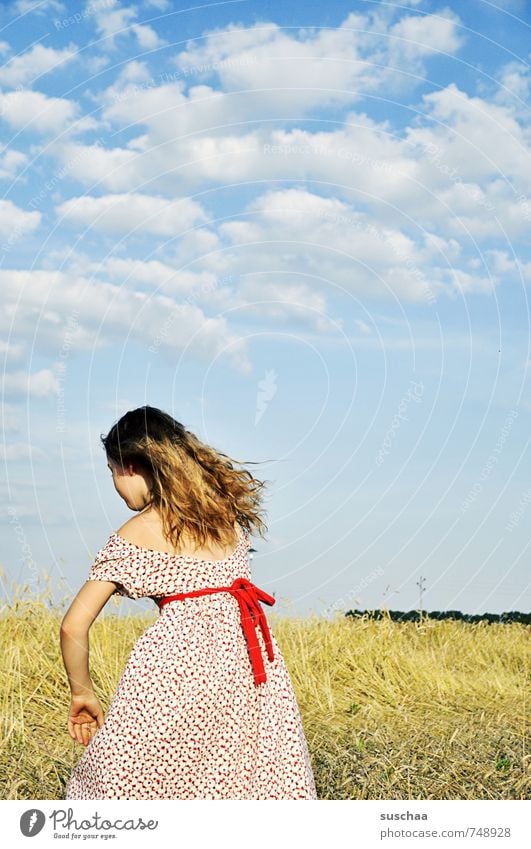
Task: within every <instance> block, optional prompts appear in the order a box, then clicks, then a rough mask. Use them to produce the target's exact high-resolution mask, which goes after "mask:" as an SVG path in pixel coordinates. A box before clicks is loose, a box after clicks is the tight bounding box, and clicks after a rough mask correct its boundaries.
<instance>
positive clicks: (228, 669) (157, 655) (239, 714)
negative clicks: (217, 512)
mask: <svg viewBox="0 0 531 849" xmlns="http://www.w3.org/2000/svg"><path fill="white" fill-rule="evenodd" d="M250 546H251V542H250V535H249V532H248V531H247V529H246V528H243V527H241V528H240V540H239V543H238V545H237V548H236V549H235V551H234V552H233V554H232V555H231V556H230V557H228V558H226V559H225V560H215V561H208V560H198V559H195V558H193V557H190V556H181V555H174V554H170V553H166V552H162V551H155V550H153V549H148V548H142V547H140V546H137V545H134V544H133V543H130V542H128V541H127V540H125V539H123V538H122V537H120V536H119V535H118V534H116V533H114V534H111V536H110V537H109V539H108V541H107V543H106V544H105V545H104V547H103V548H102V549H100V551H99V552H98V553H97V555H96V559H95V561H94V563H93V565H92V568H91V570H90V572H89V576H88V580H92V581H113V582H115V583H116V584H117V585H118V587H117V589H116V592H117V593H119V594H120V595H124V596H128V597H129V598H134V599H137V598H143V597H151V598H153V600H156V599H158V598H161V597H165V596H169V595H173V594H175V593H189V592H192V591H195V590H200V589H203V588H205V587H220V586H229V585H232V584H233V582H234V581H235V579H238V578H242V579H244V581H247V582H250V567H249V561H248V554H247V552H248V549H249V548H250ZM266 627H267V625H266ZM248 628H249V623H247V629H248ZM255 633H256V639H257V640H258V645H259V648H260V651H261V656H262V658H263V668H264V670H265V677H266V680H265V681H263V680H262V681H261V683H259V684H257V683H256V680H257V679H256V668H255V667H256V665H255V666H254V668H253V663H251V656H250V654H251V653H250V647H249V644H248V639H247V637H246V635H245V633H244V629H243V627H242V613H241V611H240V607H239V602H238V600H237V598H236V597H235V596H234V595H232V594H231V593H229V592H225V591H223V592H217V593H214V594H209V595H201V596H193V597H187V598H185V599H180V600H174V601H171V602H169V603H167V604H165V605H164V606H163V607H161V608H160V614H159V616H158V617H157V619H156V620H155V622H154V623H153V624H152V625H151V626H149V627H148V628H147V629H146V631H144V633H143V634H142V635H141V636H140V637H139V638H138V639H137V641H136V642H135V644H134V646H133V649H132V651H131V653H130V655H129V658H128V660H127V664H126V666H125V669H124V671H123V673H122V676H121V678H120V680H119V682H118V686H117V689H116V692H115V694H114V696H113V699H112V701H111V704H110V706H109V710H108V712H107V714H106V716H105V721H104V723H103V725H102V726H101V727H100V728H98V730H97V731H96V733H95V735H94V736H93V737H92V739H91V740H90V742H89V743H88V745H87V746H86V747H85V750H84V752H83V753H82V755H81V757H80V760H79V761H78V763H77V765H76V766H75V768H74V769H73V771H72V773H71V775H70V778H69V780H68V783H67V787H66V794H65V799H316V798H317V794H316V789H315V783H314V776H313V772H312V767H311V763H310V756H309V752H308V746H307V741H306V737H305V734H304V730H303V727H302V723H301V717H300V713H299V708H298V705H297V701H296V697H295V693H294V691H293V687H292V682H291V679H290V676H289V672H288V669H287V667H286V665H285V662H284V659H283V657H282V655H281V653H280V649H279V647H278V644H277V642H276V639H275V637H274V634H272V633H271V632H270V639H271V643H270V646H269V652H268V647H267V645H266V641H265V639H264V634H263V632H262V630H261V629H260V628H258V627H257V628H256V631H255ZM271 651H272V653H273V655H274V659H273V660H270V659H269V654H270V653H271ZM254 660H256V657H255V658H254ZM262 677H263V676H262Z"/></svg>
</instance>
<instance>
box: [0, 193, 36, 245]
mask: <svg viewBox="0 0 531 849" xmlns="http://www.w3.org/2000/svg"><path fill="white" fill-rule="evenodd" d="M40 222H41V213H40V212H37V211H36V210H35V211H32V212H26V210H24V209H20V207H18V206H16V205H15V204H14V203H13V201H11V200H0V236H2V237H4V239H5V243H4V244H3V245H2V246H1V247H0V251H9V250H10V245H11V244H12V243H13V242H14V241H15V240H16V239H17V238H18V237H19V236H21V235H23V234H24V233H31V232H32V231H33V230H35V229H36V228H37V227H38V226H39V224H40Z"/></svg>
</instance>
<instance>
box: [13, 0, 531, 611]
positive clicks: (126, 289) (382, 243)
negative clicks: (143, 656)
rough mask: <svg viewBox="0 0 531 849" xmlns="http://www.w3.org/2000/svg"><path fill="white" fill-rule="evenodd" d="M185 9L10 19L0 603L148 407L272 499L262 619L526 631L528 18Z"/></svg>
mask: <svg viewBox="0 0 531 849" xmlns="http://www.w3.org/2000/svg"><path fill="white" fill-rule="evenodd" d="M187 5H189V4H184V3H183V4H181V3H179V2H171V0H139V2H137V3H131V4H128V3H121V2H119V0H90V2H88V3H79V2H68V3H67V2H59V0H41V2H35V0H17V2H12V3H4V4H2V7H1V10H0V15H1V33H0V53H1V58H2V62H1V67H0V126H1V132H2V136H3V144H2V150H1V153H0V179H1V182H2V188H3V192H2V197H1V199H0V278H1V290H2V295H3V308H2V310H1V314H0V320H1V322H2V336H1V338H0V345H1V351H2V355H3V371H2V434H3V446H2V454H3V462H2V466H3V469H4V472H5V476H4V482H3V484H2V493H3V496H4V497H3V499H2V502H3V505H4V509H3V512H2V521H3V524H4V533H3V559H2V564H1V565H2V568H3V581H4V593H5V594H6V595H7V596H8V597H10V596H11V594H12V591H13V583H12V582H13V581H15V582H17V583H25V584H26V585H28V586H29V587H30V588H31V589H36V590H37V589H38V588H39V587H40V586H42V577H41V575H42V573H46V574H48V575H50V576H51V580H52V587H53V591H54V593H55V595H56V597H58V598H60V597H63V596H65V595H71V594H72V593H75V592H76V591H77V589H78V587H79V585H80V584H81V582H82V581H83V580H84V579H85V575H86V573H87V571H88V568H89V565H90V562H91V559H92V558H93V556H94V554H95V552H96V551H97V550H98V549H99V548H100V547H101V546H102V545H103V544H104V543H105V541H106V540H107V538H108V535H109V534H110V533H111V532H113V531H115V530H116V529H117V528H118V527H119V526H120V525H121V524H123V522H125V521H126V520H127V519H128V518H129V517H130V516H131V515H132V514H131V513H129V512H128V510H127V507H126V505H125V504H124V503H123V502H122V501H121V499H120V498H119V496H118V495H117V494H116V492H115V490H114V487H113V485H112V480H111V478H110V473H109V471H108V469H107V467H106V463H105V455H104V453H103V451H102V448H101V446H100V442H99V435H100V434H101V433H105V432H107V430H108V429H109V428H110V426H111V425H112V424H113V422H114V421H115V420H116V418H117V417H118V416H120V415H122V414H123V413H124V412H125V411H126V410H128V409H131V408H134V407H136V406H139V405H142V404H146V403H148V404H151V405H154V406H159V407H161V408H163V409H165V410H167V411H168V412H170V413H171V414H172V415H174V416H175V418H177V419H178V420H179V421H181V422H183V423H184V424H185V426H186V427H187V428H189V429H191V430H193V431H194V432H196V433H197V435H198V436H200V438H202V439H204V440H205V441H207V442H209V443H211V444H212V445H214V446H215V447H216V448H218V449H219V450H221V451H224V452H225V453H228V454H230V455H231V456H232V457H233V458H235V459H237V460H241V461H242V462H243V463H245V464H248V468H249V469H250V470H252V471H253V473H254V474H255V475H256V476H257V477H259V478H260V479H262V480H264V479H265V480H267V481H268V482H269V483H268V487H267V493H268V494H267V497H266V501H265V505H264V506H265V508H266V510H267V520H268V526H269V532H268V538H267V541H264V540H262V539H261V538H259V537H255V538H254V545H255V548H256V549H257V552H256V554H255V556H254V558H253V571H254V580H255V581H256V583H258V585H259V586H262V587H264V589H266V590H267V591H269V592H274V593H275V596H276V598H277V600H278V604H277V606H276V608H275V609H274V610H275V612H278V613H279V614H282V613H298V614H300V615H305V614H307V613H310V612H315V613H317V614H321V615H330V614H333V613H334V611H335V610H345V609H349V608H352V607H358V608H367V607H380V606H387V607H390V608H392V609H402V610H407V609H411V608H416V607H418V605H419V603H420V596H419V592H420V589H421V588H422V589H423V591H424V592H423V597H422V604H423V607H425V608H427V609H429V610H443V609H461V610H465V611H467V612H471V613H479V612H483V611H485V610H489V611H492V612H502V611H503V610H526V611H527V610H529V609H530V593H529V560H530V557H531V547H530V538H529V532H528V529H529V526H530V521H531V506H530V502H531V446H530V439H531V403H530V399H529V380H528V366H529V364H530V362H531V353H530V335H529V302H528V294H529V288H530V285H531V251H530V248H529V244H530V238H529V237H530V234H531V168H530V164H531V163H530V149H531V130H530V113H529V94H530V74H529V65H528V61H529V57H530V53H529V44H530V40H529V33H530V23H531V14H530V9H529V4H527V3H525V2H518V0H513V1H512V2H501V0H497V2H486V0H470V2H468V3H466V4H463V3H458V2H457V0H450V2H444V0H443V2H440V3H439V2H436V0H433V2H431V0H426V2H424V0H401V2H400V3H396V4H395V3H392V2H386V3H380V2H337V3H334V2H332V3H330V4H324V3H322V2H314V0H311V2H308V0H304V2H302V0H295V2H291V3H289V4H288V3H285V2H267V3H266V2H257V0H232V2H221V3H219V2H217V3H211V4H209V3H207V4H205V5H203V6H201V7H198V8H197V9H195V10H192V11H188V10H187V9H186V6H187ZM254 464H256V465H254ZM128 604H130V603H129V602H127V601H125V602H123V604H122V606H123V605H125V606H127V605H128ZM134 604H135V609H138V607H139V606H142V607H145V608H146V609H151V608H152V603H151V602H149V601H140V602H135V603H134Z"/></svg>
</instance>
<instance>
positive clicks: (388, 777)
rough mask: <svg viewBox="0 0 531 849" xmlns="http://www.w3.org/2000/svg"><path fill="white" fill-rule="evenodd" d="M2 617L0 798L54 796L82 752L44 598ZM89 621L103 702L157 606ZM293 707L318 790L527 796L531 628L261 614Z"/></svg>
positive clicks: (56, 610) (24, 600)
mask: <svg viewBox="0 0 531 849" xmlns="http://www.w3.org/2000/svg"><path fill="white" fill-rule="evenodd" d="M9 598H10V601H9V603H4V604H3V605H2V609H1V615H0V634H1V651H0V663H1V664H2V670H1V681H2V691H1V723H2V724H1V731H0V739H1V753H0V758H1V783H2V784H1V788H0V798H2V799H57V800H60V799H62V798H63V796H64V788H65V784H66V780H67V778H68V775H69V773H70V770H71V769H72V767H73V766H74V764H75V763H76V761H77V760H78V758H79V757H80V756H81V754H82V752H83V751H84V749H83V747H82V746H80V745H79V744H78V743H75V742H74V741H73V740H72V739H71V737H70V736H69V734H68V731H67V726H66V718H67V711H68V707H69V703H70V702H69V694H70V691H69V688H68V683H67V679H66V674H65V672H64V667H63V665H62V659H61V652H60V646H59V625H60V622H61V619H62V617H63V615H64V612H66V609H67V608H68V606H69V604H70V601H71V597H70V596H69V597H65V599H64V601H63V602H62V603H61V604H59V605H57V603H56V604H55V605H54V604H53V603H52V592H51V591H50V589H49V586H48V587H47V588H45V589H44V590H43V591H42V592H41V593H40V594H39V595H38V596H30V595H29V594H28V592H27V588H24V587H21V588H15V589H14V590H13V588H10V591H9ZM123 603H124V602H123V601H122V600H121V599H119V598H118V597H116V596H115V597H113V598H111V600H110V602H109V603H108V604H107V605H106V607H105V608H104V610H103V611H102V613H101V614H100V616H99V617H98V619H97V620H96V622H95V623H94V625H93V626H92V628H91V631H90V647H91V674H92V679H93V681H94V685H95V689H96V693H97V695H98V697H99V698H100V700H101V702H102V705H103V707H104V709H106V708H107V706H108V704H109V702H110V699H111V697H112V695H113V693H114V690H115V688H116V685H117V683H118V679H119V677H120V674H121V672H122V670H123V667H124V665H125V662H126V660H127V656H128V654H129V652H130V650H131V648H132V646H133V643H134V641H135V640H136V639H137V638H138V637H139V636H140V634H141V633H142V632H143V631H144V630H145V629H146V627H148V625H150V624H151V622H153V621H154V620H155V618H156V616H157V615H158V614H157V612H156V611H154V612H153V613H147V614H146V613H142V615H131V614H128V615H126V616H124V615H117V613H118V611H119V610H120V605H122V604H123ZM268 621H269V623H270V627H271V629H272V631H273V632H274V634H275V636H276V638H277V640H278V642H279V645H280V647H281V649H282V652H283V655H284V658H285V661H286V664H287V666H288V668H289V671H290V674H291V678H292V681H293V686H294V689H295V692H296V695H297V699H298V702H299V706H300V709H301V715H302V720H303V724H304V728H305V732H306V736H307V739H308V745H309V748H310V753H311V758H312V764H313V769H314V774H315V780H316V785H317V791H318V794H319V798H321V799H526V798H529V796H530V792H529V791H530V777H529V757H530V756H529V723H528V720H529V716H528V714H529V698H528V700H527V701H526V692H527V693H529V683H530V681H529V649H530V642H529V636H530V629H529V627H526V626H524V625H521V624H510V625H499V624H491V625H487V624H484V623H479V624H474V625H470V624H465V623H462V622H455V621H444V622H430V621H429V620H425V621H423V622H421V623H404V624H398V623H395V622H393V621H392V620H391V619H389V618H385V619H383V620H382V621H379V622H378V621H371V620H369V619H367V618H364V619H359V620H352V619H350V618H349V617H347V618H345V617H344V616H341V615H339V614H338V615H337V617H336V619H335V620H333V621H332V620H326V619H319V618H317V617H315V616H314V617H310V618H307V619H297V618H291V619H288V618H285V617H280V616H278V615H275V614H274V613H273V612H271V613H268Z"/></svg>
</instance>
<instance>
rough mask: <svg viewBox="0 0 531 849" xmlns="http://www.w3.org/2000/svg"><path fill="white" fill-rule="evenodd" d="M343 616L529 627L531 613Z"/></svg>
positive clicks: (358, 613)
mask: <svg viewBox="0 0 531 849" xmlns="http://www.w3.org/2000/svg"><path fill="white" fill-rule="evenodd" d="M345 616H355V617H359V616H366V617H367V618H368V619H383V618H384V617H385V616H389V618H390V619H392V620H393V621H394V622H421V621H422V620H424V619H437V620H439V621H440V620H442V619H456V620H461V621H462V622H470V623H471V624H474V623H476V622H488V623H489V624H490V623H491V622H501V623H507V624H509V623H511V622H519V623H520V624H521V625H531V613H520V612H519V611H518V610H510V611H506V612H504V613H474V614H472V613H462V612H461V611H460V610H432V611H430V612H428V611H427V610H422V611H421V610H407V611H405V612H404V611H402V610H347V612H346V613H345Z"/></svg>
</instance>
